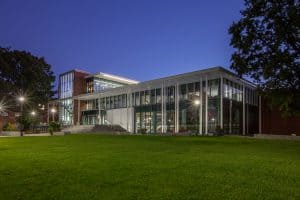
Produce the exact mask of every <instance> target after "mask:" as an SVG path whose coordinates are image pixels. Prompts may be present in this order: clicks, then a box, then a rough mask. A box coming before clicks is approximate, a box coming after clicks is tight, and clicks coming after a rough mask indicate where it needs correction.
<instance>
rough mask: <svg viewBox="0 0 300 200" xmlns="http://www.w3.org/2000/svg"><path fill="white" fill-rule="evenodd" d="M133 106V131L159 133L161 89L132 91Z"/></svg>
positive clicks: (160, 126)
mask: <svg viewBox="0 0 300 200" xmlns="http://www.w3.org/2000/svg"><path fill="white" fill-rule="evenodd" d="M132 106H134V107H135V114H134V117H135V119H134V121H135V133H160V132H161V130H162V124H161V120H162V115H161V89H160V88H158V89H152V90H145V91H140V92H135V93H132Z"/></svg>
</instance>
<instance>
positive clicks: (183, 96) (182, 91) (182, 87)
mask: <svg viewBox="0 0 300 200" xmlns="http://www.w3.org/2000/svg"><path fill="white" fill-rule="evenodd" d="M186 90H187V89H186V84H183V85H180V99H187V91H186Z"/></svg>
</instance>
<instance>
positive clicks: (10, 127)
mask: <svg viewBox="0 0 300 200" xmlns="http://www.w3.org/2000/svg"><path fill="white" fill-rule="evenodd" d="M2 129H3V131H16V130H17V129H16V127H15V126H14V125H13V124H12V123H10V122H8V123H7V124H5V125H4V126H3V128H2Z"/></svg>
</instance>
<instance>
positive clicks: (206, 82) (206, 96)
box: [205, 76, 208, 135]
mask: <svg viewBox="0 0 300 200" xmlns="http://www.w3.org/2000/svg"><path fill="white" fill-rule="evenodd" d="M207 90H208V81H207V76H206V77H205V135H207V134H208V95H207V92H208V91H207Z"/></svg>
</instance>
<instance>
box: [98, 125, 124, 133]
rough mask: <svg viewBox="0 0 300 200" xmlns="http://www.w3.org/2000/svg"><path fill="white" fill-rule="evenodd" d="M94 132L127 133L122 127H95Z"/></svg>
mask: <svg viewBox="0 0 300 200" xmlns="http://www.w3.org/2000/svg"><path fill="white" fill-rule="evenodd" d="M92 131H93V132H98V133H113V132H122V133H126V132H127V130H126V129H124V128H123V127H122V126H120V125H95V126H94V128H93V130H92Z"/></svg>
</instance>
